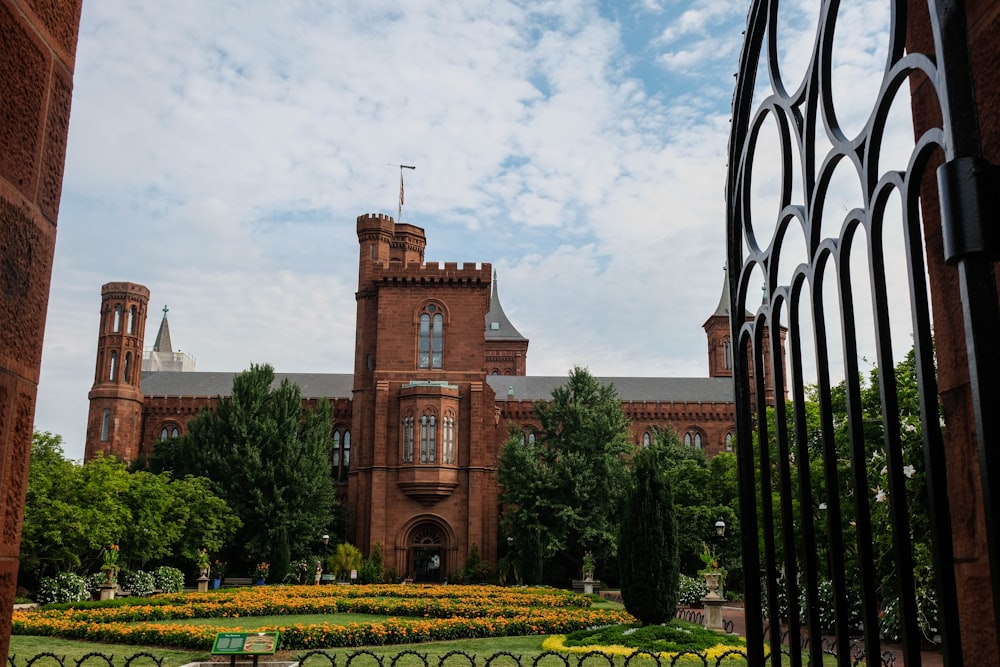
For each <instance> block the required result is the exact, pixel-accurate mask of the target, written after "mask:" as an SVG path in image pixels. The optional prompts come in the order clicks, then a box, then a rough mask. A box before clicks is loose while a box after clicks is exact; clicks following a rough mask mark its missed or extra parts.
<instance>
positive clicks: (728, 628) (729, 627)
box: [722, 618, 736, 634]
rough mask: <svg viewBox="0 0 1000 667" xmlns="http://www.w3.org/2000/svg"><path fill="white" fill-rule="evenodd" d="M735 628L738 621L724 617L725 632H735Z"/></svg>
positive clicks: (723, 626) (723, 627)
mask: <svg viewBox="0 0 1000 667" xmlns="http://www.w3.org/2000/svg"><path fill="white" fill-rule="evenodd" d="M735 628H736V622H735V621H732V620H729V619H725V618H724V619H722V629H723V630H724V631H725V632H727V633H729V634H733V630H734V629H735Z"/></svg>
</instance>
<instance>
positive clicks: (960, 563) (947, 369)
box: [907, 0, 1000, 665]
mask: <svg viewBox="0 0 1000 667" xmlns="http://www.w3.org/2000/svg"><path fill="white" fill-rule="evenodd" d="M964 4H965V8H966V12H967V28H968V29H967V33H968V41H969V51H970V57H971V63H972V72H973V82H974V86H975V95H976V106H977V108H978V116H979V123H980V129H981V132H982V144H983V155H984V157H985V158H986V159H987V160H989V161H990V162H992V163H993V164H1000V5H998V4H997V3H996V2H993V1H992V0H965V3H964ZM909 11H910V21H909V26H908V28H909V32H908V35H907V46H908V48H910V49H911V50H913V51H919V52H922V53H933V52H934V43H933V39H932V35H931V32H930V23H929V17H928V15H927V11H928V10H927V2H926V1H925V0H914V1H913V2H910V3H909ZM911 92H912V96H913V120H914V126H915V129H916V134H917V136H919V135H920V134H921V133H922V132H923V131H924V130H925V129H926V128H928V127H932V126H938V127H939V126H940V120H939V119H940V113H939V111H938V108H939V102H938V100H937V99H936V97H935V96H934V94H933V91H932V90H931V87H930V86H929V85H927V84H926V82H924V83H923V84H922V85H921V84H918V85H916V86H915V87H913V88H912V91H911ZM921 205H922V209H921V210H922V213H923V217H924V234H925V237H926V246H927V270H928V273H929V275H930V286H931V304H932V310H933V315H934V334H935V349H936V351H937V367H938V385H939V391H940V395H941V404H942V407H943V413H944V418H945V423H946V425H947V428H946V430H945V450H946V456H947V465H948V471H947V472H948V488H949V496H948V497H949V502H950V503H951V514H952V542H953V548H954V556H955V577H956V589H957V595H958V605H959V623H960V627H961V634H962V651H963V657H964V660H965V663H966V664H969V665H977V664H984V665H985V664H994V661H995V660H996V659H997V658H996V651H997V645H998V643H997V636H996V624H995V617H994V606H993V599H992V592H991V576H993V577H995V576H1000V573H992V574H991V572H990V566H989V555H988V553H987V544H986V535H987V526H986V521H985V515H984V512H983V507H984V504H983V495H982V486H981V484H980V480H981V478H980V470H979V454H978V449H977V441H976V425H975V418H974V414H973V410H972V396H971V393H970V383H969V371H968V357H967V354H966V348H965V322H964V319H963V315H962V298H961V294H960V292H959V286H958V272H957V270H956V269H955V268H954V267H951V266H948V265H947V264H946V263H945V261H944V250H943V246H942V237H941V220H940V215H939V201H938V194H937V186H936V183H935V182H934V177H933V172H931V174H930V175H929V177H928V178H927V179H925V181H924V185H923V189H922V201H921ZM991 222H992V223H994V224H995V222H996V221H991ZM992 408H995V406H990V407H989V408H987V409H992ZM994 444H995V443H994ZM995 492H996V491H994V493H995ZM992 529H993V530H996V527H995V526H994V527H992Z"/></svg>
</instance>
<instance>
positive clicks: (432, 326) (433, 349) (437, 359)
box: [419, 303, 444, 368]
mask: <svg viewBox="0 0 1000 667" xmlns="http://www.w3.org/2000/svg"><path fill="white" fill-rule="evenodd" d="M443 338H444V316H443V315H442V314H441V313H439V312H438V309H437V306H435V305H434V304H433V303H432V304H429V305H428V306H427V308H425V309H424V312H422V313H421V314H420V349H419V356H420V363H419V366H420V368H441V362H442V358H443V355H442V345H443Z"/></svg>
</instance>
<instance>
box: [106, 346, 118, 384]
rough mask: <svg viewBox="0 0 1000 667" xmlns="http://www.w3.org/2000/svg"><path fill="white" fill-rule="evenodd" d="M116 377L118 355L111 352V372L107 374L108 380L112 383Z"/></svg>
mask: <svg viewBox="0 0 1000 667" xmlns="http://www.w3.org/2000/svg"><path fill="white" fill-rule="evenodd" d="M116 377H118V353H117V352H115V351H112V352H111V370H110V371H109V372H108V379H109V380H111V381H112V382H114V381H115V378H116Z"/></svg>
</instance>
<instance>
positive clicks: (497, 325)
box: [486, 271, 528, 340]
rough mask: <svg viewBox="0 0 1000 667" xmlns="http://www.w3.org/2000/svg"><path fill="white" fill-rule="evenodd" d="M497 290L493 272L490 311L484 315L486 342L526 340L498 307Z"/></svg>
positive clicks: (501, 308) (498, 297)
mask: <svg viewBox="0 0 1000 667" xmlns="http://www.w3.org/2000/svg"><path fill="white" fill-rule="evenodd" d="M497 290H498V288H497V274H496V271H494V272H493V292H492V294H490V309H489V312H487V313H486V340H528V339H527V338H525V337H524V336H522V335H521V334H520V332H519V331H518V330H517V329H515V328H514V325H513V324H511V323H510V320H509V319H507V315H506V313H504V312H503V306H501V305H500V296H499V293H498V291H497Z"/></svg>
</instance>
